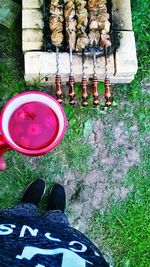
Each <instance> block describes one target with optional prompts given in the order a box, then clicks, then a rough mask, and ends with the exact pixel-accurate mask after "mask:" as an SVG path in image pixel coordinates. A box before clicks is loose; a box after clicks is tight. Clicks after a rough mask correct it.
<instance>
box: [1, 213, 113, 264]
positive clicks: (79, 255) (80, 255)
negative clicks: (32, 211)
mask: <svg viewBox="0 0 150 267" xmlns="http://www.w3.org/2000/svg"><path fill="white" fill-rule="evenodd" d="M2 266H5V267H7V266H11V267H21V266H31V267H32V266H34V267H48V266H50V267H109V265H108V263H107V262H106V261H105V259H104V258H103V256H102V254H101V253H100V251H99V250H98V249H97V248H96V246H95V245H94V244H93V243H92V242H91V241H90V240H89V239H88V238H87V237H86V236H84V235H83V234H82V233H80V232H79V231H77V230H75V229H73V228H71V227H69V226H68V227H67V226H64V225H62V224H59V223H57V224H56V223H47V222H45V223H43V222H40V219H39V218H38V217H35V216H34V217H30V218H27V217H17V216H15V217H12V216H7V217H6V216H0V267H2Z"/></svg>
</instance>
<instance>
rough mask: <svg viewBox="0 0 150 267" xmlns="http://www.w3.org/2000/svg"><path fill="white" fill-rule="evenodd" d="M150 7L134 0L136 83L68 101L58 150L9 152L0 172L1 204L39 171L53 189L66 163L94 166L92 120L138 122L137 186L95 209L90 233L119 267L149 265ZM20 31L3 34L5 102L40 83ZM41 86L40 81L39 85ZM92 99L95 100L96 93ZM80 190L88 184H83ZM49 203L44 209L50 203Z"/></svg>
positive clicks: (0, 56) (0, 67)
mask: <svg viewBox="0 0 150 267" xmlns="http://www.w3.org/2000/svg"><path fill="white" fill-rule="evenodd" d="M149 10H150V2H149V0H145V1H144V0H135V1H132V12H133V26H134V31H135V37H136V45H137V55H138V61H139V70H138V73H137V75H136V78H135V80H134V81H133V82H132V83H131V84H130V85H121V86H120V85H118V86H115V90H114V92H113V95H114V99H115V102H114V106H115V107H112V108H110V109H107V108H101V109H99V108H95V107H93V106H91V105H90V106H89V107H88V108H83V107H81V106H78V107H70V106H69V105H67V104H65V105H64V109H65V112H66V115H67V119H68V127H67V133H66V135H65V138H64V140H63V141H62V143H61V144H60V146H59V147H58V148H57V149H56V150H55V151H53V152H52V153H50V154H48V155H45V156H43V157H38V158H34V159H32V160H31V158H27V157H24V156H22V155H19V154H18V153H16V152H14V151H10V152H9V153H6V155H5V156H6V160H7V169H6V171H5V172H3V173H0V206H1V207H8V206H11V205H13V204H15V203H18V202H19V199H20V197H21V195H22V192H23V190H24V188H25V186H26V185H27V184H28V183H29V182H30V181H31V180H33V179H35V178H37V177H44V178H45V179H46V181H47V185H48V190H49V188H50V187H51V184H52V183H53V181H55V179H56V177H57V176H60V177H63V175H64V173H65V171H66V169H68V168H70V169H71V170H73V171H74V170H75V171H79V172H81V173H83V172H86V171H87V170H88V169H89V168H90V160H89V159H90V155H91V153H92V150H91V147H90V146H89V145H88V144H87V143H86V141H85V140H84V138H83V135H84V127H85V122H86V121H87V120H89V119H91V118H96V119H101V120H102V121H103V122H104V123H106V124H113V123H114V124H117V123H118V122H120V121H123V122H124V124H125V127H126V130H127V131H128V132H129V129H130V127H132V126H133V125H137V126H138V131H139V135H138V138H139V139H138V145H139V150H140V163H139V164H138V165H136V166H134V167H132V168H131V169H130V170H129V172H128V173H127V176H126V177H125V185H126V186H129V185H132V186H133V191H132V193H130V194H129V195H128V197H127V199H125V200H124V201H123V202H121V203H116V202H114V200H112V199H111V200H110V202H109V203H108V210H107V211H106V212H105V213H104V214H99V212H97V213H96V214H95V216H94V217H93V219H92V221H91V225H90V229H89V231H88V235H89V236H90V237H91V239H92V240H95V241H96V242H97V244H99V247H100V248H101V249H102V250H103V251H104V252H105V254H108V258H109V259H110V260H111V261H112V263H114V266H115V267H135V266H136V267H147V266H149V261H148V256H149V255H148V247H147V244H148V242H149V243H150V240H148V239H149V236H150V233H149V230H150V229H149V214H148V213H149V204H148V199H149V196H150V192H149V188H150V184H149V172H150V163H149V157H150V150H149V145H148V141H146V137H147V136H148V133H149V131H150V123H149V118H150V113H149V101H150V95H149V94H148V93H147V92H145V91H144V90H143V88H142V86H141V83H142V80H144V79H149V80H150V72H149V70H150V68H149V66H150V57H149V47H150V35H149V26H150V23H149ZM4 35H5V36H6V37H4ZM20 36H21V35H20V28H19V27H16V30H15V31H14V30H11V31H10V32H9V33H7V34H6V32H5V34H3V35H1V36H0V108H2V107H3V105H4V104H5V103H6V102H7V100H8V99H9V98H11V97H12V96H13V95H15V94H17V93H19V92H22V91H25V90H30V89H33V88H34V87H33V86H30V87H27V86H26V85H25V82H24V80H23V68H22V64H19V62H22V55H21V43H20V41H21V38H20ZM34 86H35V85H34ZM41 89H42V88H41V86H40V85H37V84H36V90H41ZM103 89H104V88H103V85H102V84H100V85H99V92H100V93H101V94H102V93H103ZM42 90H43V89H42ZM79 92H80V85H79V84H77V85H76V93H77V99H79ZM89 101H90V103H92V97H90V99H89ZM128 134H131V133H130V132H129V133H128ZM105 136H106V143H107V144H108V145H109V144H110V143H111V141H112V135H111V133H110V132H109V130H105ZM131 140H132V136H131ZM116 153H118V154H119V155H122V153H124V150H122V148H121V147H120V148H119V150H117V151H116ZM66 164H67V166H66ZM105 171H106V172H107V171H108V170H107V169H106V170H105ZM110 175H111V174H110ZM110 179H111V177H110ZM48 190H47V191H48ZM80 190H82V188H79V191H80ZM44 203H45V201H44ZM44 203H43V204H42V206H41V209H43V208H44ZM110 255H111V256H110Z"/></svg>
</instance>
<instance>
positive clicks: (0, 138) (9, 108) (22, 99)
mask: <svg viewBox="0 0 150 267" xmlns="http://www.w3.org/2000/svg"><path fill="white" fill-rule="evenodd" d="M30 102H39V103H42V104H45V105H46V106H48V107H50V108H51V109H52V110H53V112H54V113H55V115H56V116H57V119H58V120H57V121H58V125H57V128H58V129H57V134H56V136H55V138H54V140H53V141H52V142H51V143H50V144H48V145H47V146H46V147H43V148H39V149H30V148H29V149H26V148H23V147H21V146H19V145H17V144H16V143H15V142H14V140H13V139H12V137H11V134H10V130H9V121H10V118H11V116H12V114H13V113H14V112H15V111H16V110H17V109H18V108H19V107H20V106H22V105H24V104H26V103H28V104H29V103H30ZM0 119H1V120H0V154H2V153H4V152H6V151H8V150H10V149H14V150H16V151H17V152H19V153H22V154H24V155H29V156H39V155H44V154H46V153H49V152H50V151H52V150H53V149H54V148H55V147H56V146H58V144H59V143H60V142H61V140H62V138H63V136H64V134H65V131H66V115H65V112H64V110H63V109H62V107H61V105H60V104H59V103H58V101H57V100H55V99H54V98H53V97H51V96H49V95H47V94H45V93H41V92H36V91H32V92H25V93H21V94H18V95H16V96H15V97H13V98H12V99H10V100H9V101H8V102H7V103H6V105H5V106H4V108H3V110H2V113H1V118H0ZM18 123H19V122H18ZM48 130H49V129H47V131H48ZM14 131H15V129H14Z"/></svg>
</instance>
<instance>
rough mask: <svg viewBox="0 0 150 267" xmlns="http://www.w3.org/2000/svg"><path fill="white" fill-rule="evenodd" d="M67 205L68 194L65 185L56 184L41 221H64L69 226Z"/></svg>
mask: <svg viewBox="0 0 150 267" xmlns="http://www.w3.org/2000/svg"><path fill="white" fill-rule="evenodd" d="M65 207H66V194H65V190H64V187H63V186H62V185H60V184H54V186H53V187H52V189H51V191H50V193H49V198H48V205H47V212H46V213H45V214H44V215H43V216H42V218H41V222H53V223H62V224H65V225H67V226H69V225H70V224H69V221H68V218H67V216H66V215H65V214H64V211H65Z"/></svg>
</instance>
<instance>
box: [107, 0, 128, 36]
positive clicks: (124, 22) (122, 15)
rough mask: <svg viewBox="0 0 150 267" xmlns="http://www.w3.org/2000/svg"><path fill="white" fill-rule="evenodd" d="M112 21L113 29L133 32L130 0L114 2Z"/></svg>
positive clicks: (114, 0)
mask: <svg viewBox="0 0 150 267" xmlns="http://www.w3.org/2000/svg"><path fill="white" fill-rule="evenodd" d="M112 21H113V22H112V24H113V29H115V30H119V31H120V30H124V31H132V14H131V3H130V0H112Z"/></svg>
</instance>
